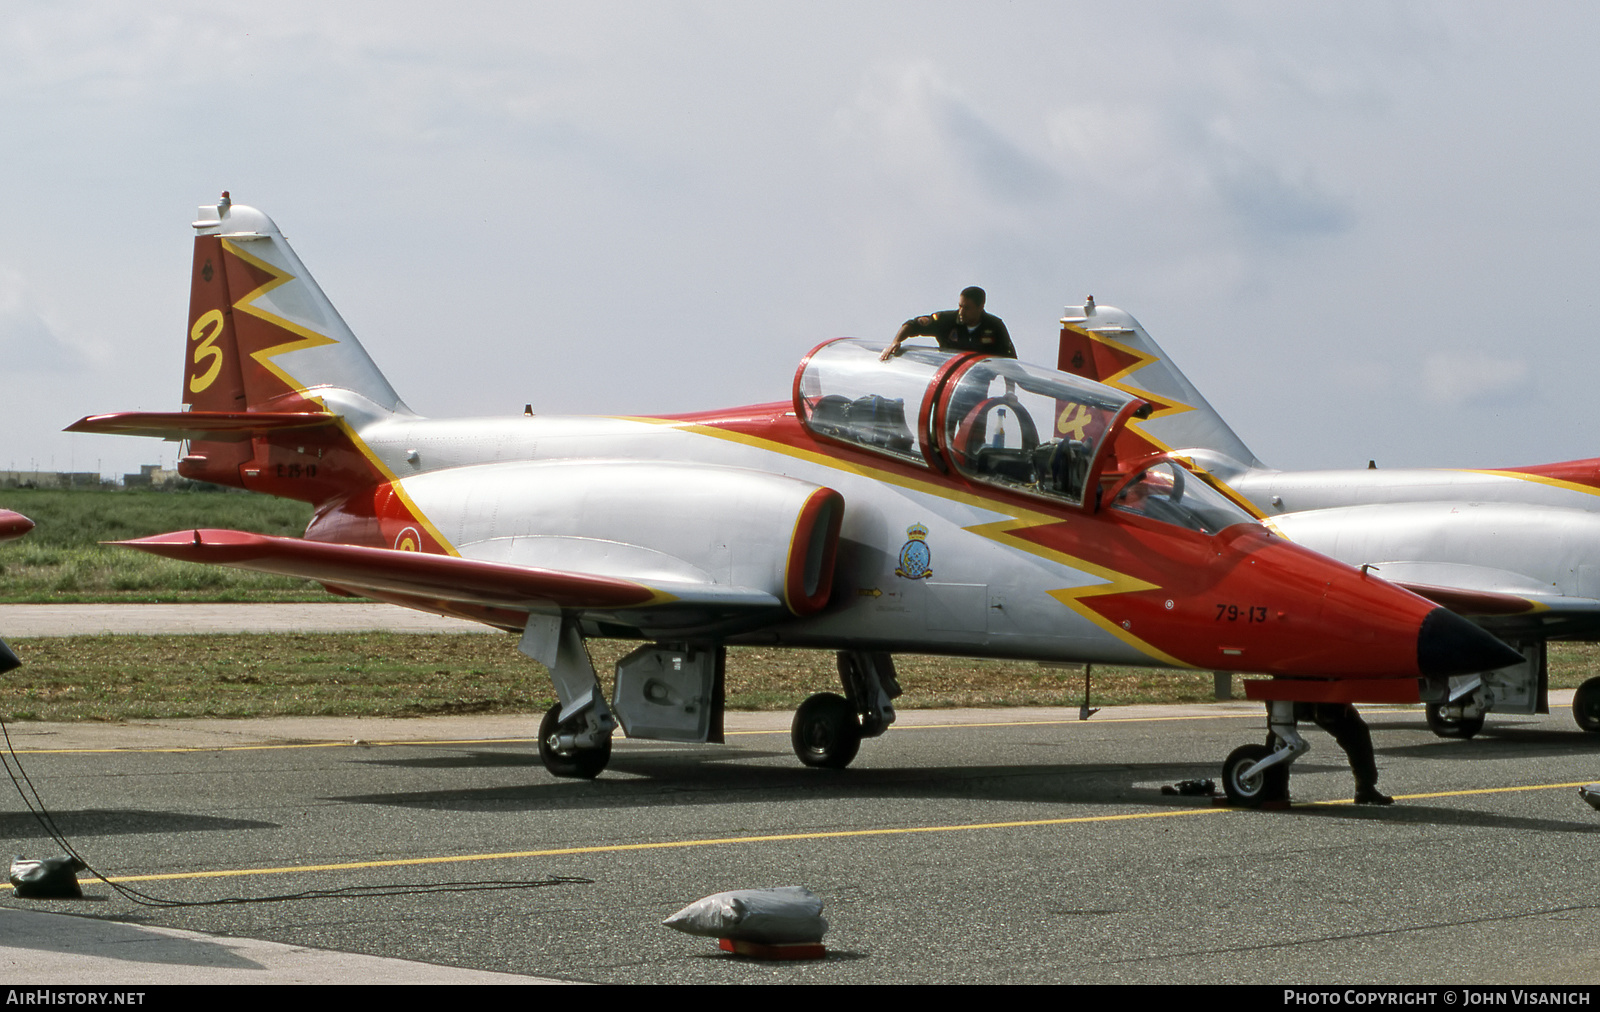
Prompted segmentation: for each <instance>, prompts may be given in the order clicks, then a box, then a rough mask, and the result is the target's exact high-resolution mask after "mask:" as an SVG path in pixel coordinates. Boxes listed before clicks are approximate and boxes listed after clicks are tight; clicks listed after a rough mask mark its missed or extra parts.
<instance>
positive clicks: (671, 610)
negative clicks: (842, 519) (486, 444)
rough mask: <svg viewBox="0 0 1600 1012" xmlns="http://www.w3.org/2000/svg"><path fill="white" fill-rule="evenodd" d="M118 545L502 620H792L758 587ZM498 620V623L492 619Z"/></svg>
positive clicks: (207, 547)
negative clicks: (538, 615) (571, 616)
mask: <svg viewBox="0 0 1600 1012" xmlns="http://www.w3.org/2000/svg"><path fill="white" fill-rule="evenodd" d="M111 543H112V544H116V545H121V546H123V547H126V548H136V549H138V550H139V551H143V552H150V553H152V554H154V555H161V556H165V557H166V558H169V559H178V560H180V561H184V562H206V563H212V564H215V565H223V566H232V567H234V568H236V569H248V570H253V571H255V572H258V573H275V574H278V575H280V576H295V577H300V578H302V579H307V580H315V581H317V582H319V583H322V584H323V585H325V586H327V587H329V588H330V589H334V590H336V591H343V592H347V593H349V592H353V593H357V594H365V595H369V596H372V597H375V598H378V599H381V600H386V601H393V602H395V603H398V604H407V605H410V606H412V607H419V608H424V609H427V610H442V611H452V612H455V613H458V614H469V615H470V614H473V613H474V612H473V610H474V609H480V610H481V609H487V610H489V611H490V612H492V613H494V614H497V615H500V616H502V619H501V620H500V621H496V622H495V624H502V625H516V624H518V623H516V622H514V621H508V620H506V619H505V618H504V616H506V615H511V616H515V615H516V613H519V612H520V613H522V614H523V615H525V614H526V613H528V612H530V611H544V612H548V611H551V610H556V609H559V610H561V611H563V612H568V613H577V614H580V615H582V616H584V617H586V618H591V619H594V620H596V621H602V622H607V623H611V624H616V625H622V626H627V627H629V628H633V629H639V630H642V631H646V632H649V633H651V634H656V633H664V632H666V631H669V630H677V631H687V630H697V629H700V628H707V627H726V626H728V625H730V624H738V625H741V626H746V627H748V626H752V625H760V624H762V623H763V622H764V621H765V620H768V619H776V618H778V617H780V616H781V615H783V614H786V612H785V609H784V606H783V602H782V601H781V600H779V599H778V598H777V597H776V596H775V595H773V594H770V593H767V592H765V591H762V590H759V589H750V588H739V587H728V586H725V585H720V584H714V583H709V582H707V583H691V582H687V581H660V582H652V583H649V584H646V583H643V582H640V581H636V580H628V579H624V578H620V577H616V576H601V575H595V574H592V573H581V572H569V571H562V570H554V569H538V568H532V567H527V566H516V565H508V564H505V563H500V562H484V561H481V560H477V559H465V558H461V557H459V556H453V555H436V554H431V553H424V552H407V551H398V550H395V549H390V548H364V547H360V546H356V545H340V544H327V543H324V542H320V541H306V540H304V539H301V538H280V537H273V536H270V535H266V534H251V533H249V532H246V531H231V530H215V529H201V530H186V531H174V532H172V533H170V534H157V535H155V536H153V537H148V538H137V539H134V540H131V541H115V542H111ZM486 620H492V619H486Z"/></svg>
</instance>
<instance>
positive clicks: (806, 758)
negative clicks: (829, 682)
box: [789, 692, 861, 770]
mask: <svg viewBox="0 0 1600 1012" xmlns="http://www.w3.org/2000/svg"><path fill="white" fill-rule="evenodd" d="M789 741H790V742H791V743H792V744H793V745H794V754H795V755H796V756H798V757H799V758H800V761H801V762H803V763H805V764H806V765H807V766H817V767H821V768H823V769H833V770H842V769H844V768H845V767H846V766H849V765H850V760H852V759H854V758H855V757H856V753H857V752H859V751H860V750H861V722H860V720H859V719H858V718H857V717H856V708H855V707H853V706H851V705H850V701H849V700H847V699H845V698H844V697H843V696H841V695H839V694H838V693H836V692H819V693H817V694H816V695H815V696H812V697H811V698H810V699H807V700H806V701H805V702H804V703H801V704H800V708H799V709H798V710H796V711H794V725H793V726H792V727H791V728H790V730H789Z"/></svg>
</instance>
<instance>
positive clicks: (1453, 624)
mask: <svg viewBox="0 0 1600 1012" xmlns="http://www.w3.org/2000/svg"><path fill="white" fill-rule="evenodd" d="M1523 660H1524V658H1523V656H1522V655H1521V654H1520V653H1518V652H1517V651H1515V650H1513V649H1511V648H1510V647H1508V646H1506V645H1505V644H1504V643H1502V642H1500V640H1498V639H1496V638H1495V637H1493V636H1491V635H1490V634H1488V633H1486V632H1484V631H1483V630H1482V629H1479V628H1478V627H1477V626H1475V625H1473V624H1472V623H1471V622H1468V621H1467V620H1466V619H1464V618H1462V617H1461V616H1460V615H1457V614H1456V613H1455V612H1453V611H1450V610H1448V609H1445V608H1435V609H1433V611H1431V612H1429V613H1428V615H1427V617H1426V618H1424V619H1423V620H1422V629H1421V631H1420V632H1418V633H1417V669H1418V670H1419V671H1421V672H1422V674H1423V676H1424V677H1428V678H1449V677H1450V676H1451V675H1465V674H1469V673H1471V672H1475V671H1493V670H1494V669H1495V668H1504V667H1508V666H1510V665H1512V664H1521V663H1522V661H1523Z"/></svg>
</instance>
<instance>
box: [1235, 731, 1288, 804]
mask: <svg viewBox="0 0 1600 1012" xmlns="http://www.w3.org/2000/svg"><path fill="white" fill-rule="evenodd" d="M1271 754H1272V749H1270V748H1267V747H1266V746H1265V745H1240V746H1239V747H1238V748H1236V749H1234V750H1233V751H1232V752H1230V753H1228V761H1227V762H1225V763H1223V764H1222V789H1223V790H1224V791H1226V792H1227V794H1228V800H1229V801H1231V802H1233V803H1234V804H1236V805H1242V806H1244V807H1246V808H1257V807H1260V806H1261V805H1264V804H1266V803H1267V802H1269V801H1282V800H1284V799H1285V798H1287V797H1288V796H1289V767H1287V766H1285V765H1284V764H1282V763H1279V764H1278V765H1276V766H1273V767H1270V768H1268V769H1267V771H1266V772H1264V773H1260V774H1257V775H1256V776H1254V777H1250V778H1248V779H1247V778H1246V777H1245V776H1244V775H1243V774H1244V771H1245V770H1247V769H1249V768H1250V767H1252V766H1254V765H1255V764H1256V763H1258V762H1260V761H1261V760H1263V759H1265V758H1266V757H1267V756H1269V755H1271Z"/></svg>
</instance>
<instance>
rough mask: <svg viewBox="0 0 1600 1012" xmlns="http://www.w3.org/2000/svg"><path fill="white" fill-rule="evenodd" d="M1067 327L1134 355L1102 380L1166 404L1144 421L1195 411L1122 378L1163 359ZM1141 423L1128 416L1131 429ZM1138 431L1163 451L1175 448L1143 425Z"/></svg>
mask: <svg viewBox="0 0 1600 1012" xmlns="http://www.w3.org/2000/svg"><path fill="white" fill-rule="evenodd" d="M1065 326H1066V328H1067V329H1068V330H1071V331H1073V332H1074V333H1078V334H1082V335H1083V336H1084V337H1085V338H1087V339H1088V340H1090V341H1093V342H1094V343H1095V344H1100V345H1104V346H1105V347H1107V348H1111V349H1114V350H1115V351H1116V352H1117V353H1118V354H1119V355H1132V356H1133V357H1134V361H1133V362H1132V363H1130V364H1129V365H1125V366H1123V367H1122V368H1121V369H1118V370H1117V371H1116V372H1114V373H1112V374H1111V375H1110V376H1108V377H1107V378H1105V379H1103V380H1100V381H1099V382H1101V383H1104V384H1105V385H1106V386H1108V387H1115V388H1116V389H1118V390H1121V391H1122V392H1123V393H1125V394H1131V395H1132V396H1134V397H1137V398H1139V399H1140V400H1142V401H1152V402H1155V403H1159V404H1165V405H1166V407H1164V408H1162V409H1160V410H1159V411H1156V412H1155V413H1153V414H1152V415H1151V416H1150V417H1149V418H1148V419H1144V421H1153V420H1155V419H1157V418H1166V417H1169V416H1171V415H1181V414H1183V413H1184V412H1185V411H1193V410H1194V408H1193V407H1191V406H1190V405H1188V404H1181V403H1172V402H1171V398H1169V397H1163V396H1161V395H1160V394H1156V393H1152V392H1151V391H1149V390H1144V389H1142V388H1140V387H1136V386H1134V385H1133V384H1132V383H1129V382H1124V380H1123V377H1125V376H1131V375H1132V374H1134V373H1136V372H1138V371H1139V370H1140V369H1143V368H1144V367H1145V366H1147V365H1149V364H1151V363H1152V362H1159V361H1161V360H1160V359H1158V358H1157V357H1156V356H1154V355H1152V354H1150V353H1149V352H1145V351H1140V350H1139V349H1137V348H1130V347H1128V346H1127V345H1125V344H1115V343H1113V342H1112V341H1110V340H1109V339H1107V338H1105V337H1102V336H1101V335H1099V334H1096V333H1095V332H1094V331H1092V330H1084V329H1083V328H1082V327H1074V326H1072V325H1071V324H1070V323H1069V324H1065ZM1139 422H1140V419H1129V421H1128V425H1129V427H1130V428H1131V427H1133V426H1136V425H1139ZM1139 432H1140V433H1141V434H1142V435H1143V436H1144V437H1145V438H1146V439H1149V440H1150V441H1151V442H1152V443H1155V444H1156V445H1157V446H1159V447H1161V449H1162V450H1170V449H1172V447H1170V446H1168V445H1167V444H1165V443H1163V442H1161V440H1159V439H1156V438H1155V437H1154V436H1152V435H1150V434H1149V433H1148V432H1145V431H1144V428H1143V427H1142V426H1140V427H1139Z"/></svg>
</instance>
